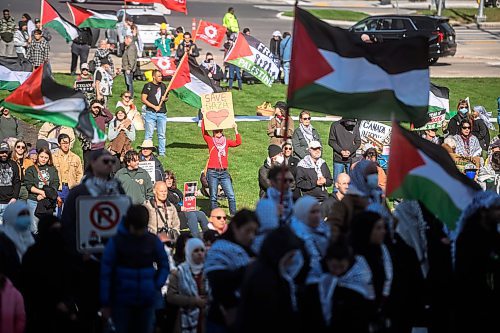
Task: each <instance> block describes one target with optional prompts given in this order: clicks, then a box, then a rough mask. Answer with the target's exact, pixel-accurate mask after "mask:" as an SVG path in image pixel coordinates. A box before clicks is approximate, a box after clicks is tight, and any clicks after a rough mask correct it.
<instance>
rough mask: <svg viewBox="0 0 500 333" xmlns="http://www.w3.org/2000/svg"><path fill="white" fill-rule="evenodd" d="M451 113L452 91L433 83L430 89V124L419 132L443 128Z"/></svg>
mask: <svg viewBox="0 0 500 333" xmlns="http://www.w3.org/2000/svg"><path fill="white" fill-rule="evenodd" d="M449 111H450V89H448V88H446V87H439V86H436V85H435V84H434V83H432V82H431V87H430V89H429V108H428V110H427V113H428V114H429V122H428V123H427V124H425V125H424V126H423V127H420V128H418V130H427V129H437V128H439V127H441V125H442V124H443V121H444V120H445V118H446V114H447V113H448V112H449Z"/></svg>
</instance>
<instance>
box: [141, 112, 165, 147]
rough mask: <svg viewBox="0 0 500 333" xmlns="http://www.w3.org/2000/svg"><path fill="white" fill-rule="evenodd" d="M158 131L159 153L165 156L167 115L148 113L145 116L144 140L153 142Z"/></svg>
mask: <svg viewBox="0 0 500 333" xmlns="http://www.w3.org/2000/svg"><path fill="white" fill-rule="evenodd" d="M155 126H156V130H157V131H158V153H159V154H160V156H165V142H166V139H165V132H166V130H167V114H166V113H159V112H151V111H146V112H145V115H144V129H145V131H146V133H145V134H144V140H153V133H154V131H155Z"/></svg>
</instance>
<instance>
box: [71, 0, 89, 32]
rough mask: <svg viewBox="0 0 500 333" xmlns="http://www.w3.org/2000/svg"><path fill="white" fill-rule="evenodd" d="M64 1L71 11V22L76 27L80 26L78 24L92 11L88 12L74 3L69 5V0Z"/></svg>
mask: <svg viewBox="0 0 500 333" xmlns="http://www.w3.org/2000/svg"><path fill="white" fill-rule="evenodd" d="M66 3H67V4H68V9H69V12H70V13H71V16H72V17H73V23H74V24H75V25H76V26H77V27H78V26H80V24H82V23H83V22H84V21H85V20H86V19H88V18H89V17H91V16H92V13H90V12H89V11H88V10H86V9H85V8H81V7H78V6H75V5H70V4H69V2H66Z"/></svg>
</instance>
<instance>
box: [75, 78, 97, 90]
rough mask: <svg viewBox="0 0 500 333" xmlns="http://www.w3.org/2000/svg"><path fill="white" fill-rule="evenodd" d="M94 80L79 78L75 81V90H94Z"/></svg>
mask: <svg viewBox="0 0 500 333" xmlns="http://www.w3.org/2000/svg"><path fill="white" fill-rule="evenodd" d="M93 84H94V81H92V80H80V81H75V90H79V91H81V92H93V91H94V86H93Z"/></svg>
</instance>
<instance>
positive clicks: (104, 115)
mask: <svg viewBox="0 0 500 333" xmlns="http://www.w3.org/2000/svg"><path fill="white" fill-rule="evenodd" d="M90 113H91V115H92V117H93V118H94V121H95V123H96V125H97V127H98V128H99V129H100V130H101V131H103V132H105V131H106V125H107V124H108V123H109V122H110V121H111V120H112V119H113V115H112V114H111V112H109V110H108V109H107V108H105V107H104V106H103V105H102V104H101V103H100V102H99V101H98V100H93V101H91V102H90ZM103 149H104V142H97V143H90V142H89V144H88V145H86V146H83V147H82V150H83V166H84V169H87V166H88V165H89V161H90V155H91V153H92V152H93V151H100V150H103Z"/></svg>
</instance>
